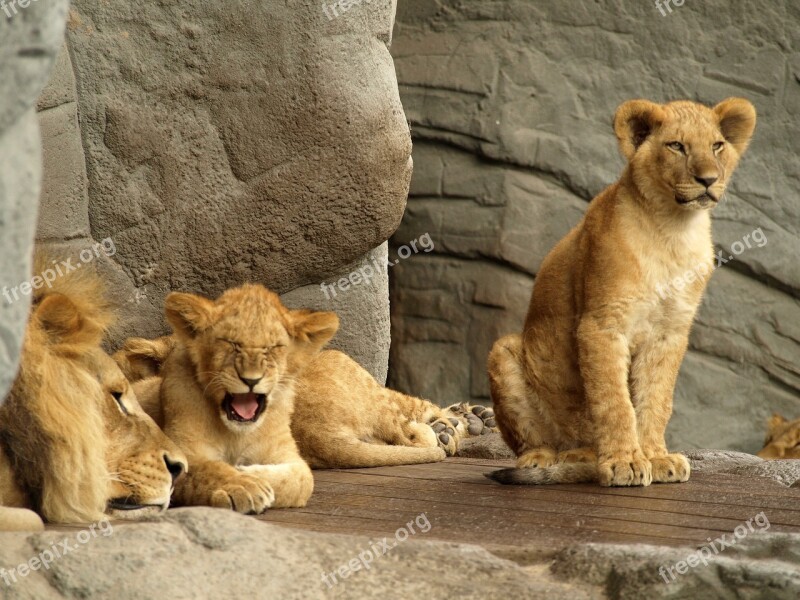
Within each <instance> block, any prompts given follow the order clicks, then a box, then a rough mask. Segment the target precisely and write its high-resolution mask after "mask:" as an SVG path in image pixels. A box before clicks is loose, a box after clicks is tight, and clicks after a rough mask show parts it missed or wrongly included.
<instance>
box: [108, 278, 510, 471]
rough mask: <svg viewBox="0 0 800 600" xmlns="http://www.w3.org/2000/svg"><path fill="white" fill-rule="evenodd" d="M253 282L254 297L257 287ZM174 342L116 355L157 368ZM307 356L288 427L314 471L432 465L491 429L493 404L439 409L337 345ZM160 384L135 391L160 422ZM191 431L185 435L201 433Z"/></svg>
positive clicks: (152, 381)
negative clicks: (386, 383) (385, 381)
mask: <svg viewBox="0 0 800 600" xmlns="http://www.w3.org/2000/svg"><path fill="white" fill-rule="evenodd" d="M251 287H252V288H253V289H251V293H253V294H255V293H256V291H255V286H251ZM234 291H235V290H231V291H229V292H227V294H233V292H234ZM232 297H233V296H232ZM232 302H233V300H232V301H231V303H232ZM284 310H285V309H284ZM281 314H282V313H281V312H280V311H277V310H276V311H273V314H272V315H271V316H268V318H272V319H273V320H275V321H276V324H275V325H274V326H278V327H280V326H282V325H281V324H280V319H279V316H280V315H281ZM289 314H291V313H289ZM276 315H277V316H276ZM247 327H248V326H247V325H246V324H245V323H244V322H243V324H242V327H241V332H240V331H237V330H235V329H234V331H235V336H238V335H244V332H245V331H246V330H247ZM174 346H175V345H174V343H173V344H168V343H164V341H163V338H159V339H158V340H145V339H141V338H133V339H131V340H128V342H126V344H125V347H124V348H123V350H122V351H121V354H120V355H119V356H117V358H118V360H120V361H122V362H123V364H131V363H139V362H140V361H141V358H140V357H138V356H135V354H136V353H139V352H141V353H142V354H143V355H144V357H145V358H147V359H153V358H154V359H155V362H154V363H153V364H154V369H155V372H159V368H160V367H159V365H160V364H161V363H164V362H165V361H167V360H168V357H169V356H170V353H171V352H172V348H173V347H174ZM115 356H116V355H115ZM306 358H307V360H306V363H305V364H300V363H299V362H298V370H297V371H296V372H295V373H293V374H292V377H291V379H292V385H293V391H294V416H293V418H292V425H291V430H292V435H293V437H294V439H295V440H296V442H297V446H298V449H299V451H300V454H301V456H302V457H303V458H304V459H305V460H306V461H307V462H308V463H309V464H310V466H311V467H312V468H357V467H376V466H389V465H403V464H416V463H426V462H435V461H439V460H442V459H444V458H445V456H447V455H453V454H455V452H456V450H457V448H458V443H459V442H460V440H461V439H463V438H466V437H470V436H474V435H481V434H484V433H488V432H490V431H496V427H495V423H494V418H493V412H492V411H491V409H486V408H485V407H481V406H473V405H469V404H457V405H453V406H451V407H449V408H445V409H442V408H440V407H438V406H436V405H435V404H432V403H431V402H428V401H427V400H423V399H421V398H415V397H413V396H407V395H405V394H402V393H400V392H396V391H393V390H390V389H386V388H384V387H383V386H381V385H379V384H378V383H377V382H376V381H375V379H374V378H373V377H372V375H370V374H369V373H368V372H367V371H366V370H365V369H364V368H363V367H361V366H360V365H359V364H358V363H356V362H355V361H354V360H353V359H351V358H350V357H348V356H347V355H346V354H343V353H342V352H338V351H335V350H324V351H322V352H320V353H319V354H315V355H311V354H309V355H307V356H306ZM163 375H164V376H165V377H169V378H174V377H175V376H176V372H175V371H167V369H166V367H164V370H163ZM160 385H161V379H160V378H159V377H148V378H146V379H142V380H139V381H136V382H135V383H134V389H135V390H136V394H137V396H139V398H140V400H141V403H142V406H143V407H144V409H145V410H146V411H147V412H148V414H150V415H151V416H152V417H153V418H154V419H155V420H156V422H158V423H161V424H163V423H164V408H163V406H162V401H169V399H168V398H167V397H165V396H164V394H161V395H159V394H160V387H159V386H160ZM170 385H173V384H172V383H171V384H170ZM182 385H185V384H184V383H181V382H180V381H177V382H175V383H174V386H175V389H176V390H177V389H181V386H182ZM176 394H177V392H176ZM212 412H213V411H212ZM478 415H480V416H478ZM189 425H190V426H191V427H194V426H193V425H191V423H190V424H189ZM191 431H192V430H191V429H190V430H189V432H188V433H187V435H188V436H191V435H195V436H197V435H198V434H197V433H194V434H192V433H191Z"/></svg>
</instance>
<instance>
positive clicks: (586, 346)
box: [489, 98, 756, 486]
mask: <svg viewBox="0 0 800 600" xmlns="http://www.w3.org/2000/svg"><path fill="white" fill-rule="evenodd" d="M755 123H756V114H755V109H754V108H753V106H752V105H751V104H750V103H749V102H748V101H747V100H743V99H740V98H730V99H728V100H725V101H723V102H721V103H720V104H718V105H717V106H715V107H714V108H708V107H706V106H703V105H700V104H696V103H693V102H671V103H669V104H665V105H659V104H654V103H652V102H648V101H645V100H632V101H629V102H626V103H624V104H623V105H622V106H620V107H619V109H618V110H617V113H616V116H615V118H614V130H615V132H616V135H617V138H618V139H619V144H620V148H621V150H622V153H623V154H624V155H625V157H626V158H627V159H628V165H627V167H626V168H625V170H624V171H623V173H622V176H621V177H620V179H619V181H618V182H617V183H615V184H614V185H612V186H610V187H608V188H606V189H605V190H604V191H603V192H602V193H601V194H600V195H599V196H597V197H596V198H595V199H594V200H592V202H591V203H590V204H589V208H588V209H587V211H586V214H585V216H584V217H583V220H582V221H581V222H580V223H579V224H578V225H577V226H576V227H575V228H574V229H573V230H572V231H571V232H570V233H569V234H567V236H566V237H565V238H564V239H562V240H561V241H560V242H559V243H558V244H557V245H556V247H555V248H554V249H553V250H552V251H551V252H550V254H548V256H547V257H546V258H545V260H544V262H543V263H542V267H541V270H540V271H539V273H538V274H537V276H536V283H535V285H534V289H533V295H532V297H531V302H530V307H529V309H528V316H527V318H526V320H525V327H524V330H523V333H522V335H509V336H506V337H504V338H502V339H500V340H498V341H497V342H496V343H495V345H494V348H493V349H492V351H491V353H490V355H489V377H490V380H491V392H492V399H493V400H494V403H495V411H496V415H497V424H498V426H499V427H500V431H501V433H502V434H503V437H504V439H505V440H506V442H507V443H508V444H509V446H511V448H512V449H513V450H514V452H515V453H516V454H517V456H518V457H519V458H518V461H517V466H518V467H519V468H517V469H506V470H501V471H496V472H494V473H492V474H490V477H491V478H492V479H495V480H497V481H499V482H501V483H528V484H543V483H559V482H576V481H599V483H600V484H601V485H604V486H628V485H649V484H650V483H651V481H657V482H674V481H686V480H687V479H688V478H689V462H688V461H687V459H686V458H685V457H684V456H682V455H680V454H669V453H668V451H667V447H666V444H665V441H664V431H665V429H666V427H667V421H668V420H669V417H670V414H671V412H672V395H673V389H674V387H675V380H676V378H677V375H678V369H679V367H680V364H681V361H682V360H683V355H684V353H685V352H686V347H687V343H688V336H689V329H690V327H691V324H692V320H693V318H694V315H695V312H696V310H697V307H698V305H699V304H700V299H701V296H702V294H703V291H704V289H705V287H706V283H707V281H708V278H709V276H710V274H711V271H712V269H713V260H714V255H713V250H712V242H711V218H710V214H709V210H708V209H711V208H713V207H714V206H716V204H717V202H718V201H719V200H720V198H721V197H722V194H723V192H724V191H725V187H726V186H727V184H728V181H729V180H730V177H731V175H732V174H733V171H734V169H735V168H736V164H737V162H738V161H739V158H740V157H741V156H742V154H743V153H744V151H745V149H746V148H747V145H748V143H749V141H750V136H751V135H752V133H753V129H754V128H755ZM522 467H528V468H522Z"/></svg>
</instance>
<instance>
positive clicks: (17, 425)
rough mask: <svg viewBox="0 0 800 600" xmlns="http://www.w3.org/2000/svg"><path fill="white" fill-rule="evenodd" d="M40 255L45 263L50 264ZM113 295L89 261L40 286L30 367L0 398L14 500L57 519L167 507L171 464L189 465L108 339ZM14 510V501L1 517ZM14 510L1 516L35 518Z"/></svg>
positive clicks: (0, 482) (25, 354) (4, 482)
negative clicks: (139, 396)
mask: <svg viewBox="0 0 800 600" xmlns="http://www.w3.org/2000/svg"><path fill="white" fill-rule="evenodd" d="M36 263H37V271H36V272H41V271H42V270H43V269H45V268H47V267H48V266H49V261H46V260H44V259H42V258H38V259H37V261H36ZM104 298H105V297H104V293H103V289H102V285H101V284H100V282H99V279H97V277H96V276H95V275H94V274H92V273H90V272H89V270H88V269H87V270H85V271H83V272H76V273H72V274H69V275H66V276H63V277H60V278H58V279H56V280H55V282H54V283H53V286H52V288H43V289H40V290H37V292H36V293H35V295H34V304H33V307H32V310H31V316H30V321H29V323H28V327H27V330H26V334H25V339H24V343H23V349H22V355H21V361H20V370H19V373H18V375H17V378H16V379H15V381H14V384H13V386H12V389H11V392H10V394H9V396H8V398H7V400H6V402H5V404H4V405H3V406H2V408H0V450H2V451H1V452H0V504H3V505H5V506H6V507H15V508H27V509H33V510H35V511H36V512H37V513H38V514H39V515H41V516H42V517H43V518H44V519H46V520H48V521H51V522H56V523H73V522H87V521H95V520H98V519H101V518H103V516H104V514H110V515H112V516H115V517H135V516H141V515H143V514H148V513H152V512H153V511H160V510H163V509H165V508H166V506H167V504H168V502H169V496H170V491H171V488H172V473H171V472H170V469H172V471H173V473H174V474H176V475H177V474H178V473H179V472H181V471H183V470H185V468H186V460H185V458H184V457H183V455H182V454H181V453H180V451H179V450H178V449H177V448H176V447H175V445H174V444H172V443H171V442H170V441H169V440H168V439H167V438H166V437H165V436H164V434H163V433H162V432H161V431H160V430H159V429H158V427H157V426H156V424H155V423H154V422H153V420H152V419H151V418H150V417H149V416H147V415H146V414H145V413H144V411H142V409H141V407H139V405H138V403H137V401H136V397H135V395H134V394H133V392H132V390H131V387H130V386H129V385H128V382H127V381H126V379H125V378H124V376H123V375H122V372H121V371H120V369H119V367H118V366H117V365H116V363H115V362H114V361H113V360H112V359H111V357H110V356H108V355H106V354H105V353H104V352H103V351H102V349H101V347H100V344H101V342H102V339H103V336H104V334H105V330H106V327H107V326H108V324H109V323H110V322H111V316H112V312H111V309H110V307H109V306H108V304H107V303H106V301H105V299H104ZM123 406H124V411H125V412H127V414H125V412H124V411H123V408H122V407H123ZM123 499H124V500H125V505H124V506H122V505H121V504H120V503H121V502H122V500H123ZM134 506H135V507H137V508H136V509H134V510H128V509H130V508H132V507H134ZM10 514H12V513H10V512H9V511H7V510H5V509H4V510H3V511H2V512H0V519H6V517H7V516H8V515H10ZM14 514H16V515H18V518H16V519H13V520H12V521H11V522H8V521H6V522H3V523H2V525H0V526H2V527H7V528H14V527H16V526H20V523H21V522H22V523H30V522H31V515H30V513H28V512H16V513H14ZM15 524H16V525H15ZM21 526H24V525H21Z"/></svg>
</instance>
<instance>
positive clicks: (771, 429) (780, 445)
mask: <svg viewBox="0 0 800 600" xmlns="http://www.w3.org/2000/svg"><path fill="white" fill-rule="evenodd" d="M758 456H760V457H761V458H765V459H772V458H800V419H795V420H794V421H787V420H786V419H785V418H783V417H782V416H781V415H779V414H774V415H772V417H771V418H770V420H769V421H768V422H767V438H766V440H765V441H764V448H762V449H761V451H759V453H758Z"/></svg>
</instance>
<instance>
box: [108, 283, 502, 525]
mask: <svg viewBox="0 0 800 600" xmlns="http://www.w3.org/2000/svg"><path fill="white" fill-rule="evenodd" d="M166 314H167V319H168V320H169V322H170V323H171V324H172V327H173V329H174V330H175V336H169V337H162V338H158V339H156V340H145V339H140V338H131V339H129V340H128V341H127V342H126V343H125V346H124V347H123V349H122V350H120V351H119V352H117V354H115V355H114V358H115V359H116V360H117V361H118V363H119V365H120V366H121V367H122V369H123V370H124V372H125V374H126V375H127V376H128V377H129V378H130V379H131V381H135V382H136V383H135V384H134V388H135V389H136V393H137V395H139V396H140V398H141V400H142V406H143V407H144V408H145V410H146V411H147V412H148V413H149V414H150V415H151V416H152V417H153V419H155V421H156V422H157V423H159V424H160V425H161V426H162V427H163V428H164V430H165V432H166V433H167V434H168V435H169V436H170V437H171V438H172V439H173V440H175V442H176V443H177V444H178V445H179V446H180V447H181V448H182V449H183V450H184V451H185V453H186V455H187V456H188V458H189V473H188V474H187V475H186V477H184V478H183V479H182V480H180V481H179V482H178V484H177V487H176V489H175V499H176V501H177V502H178V503H179V504H209V505H211V506H217V507H223V508H233V509H234V510H237V511H239V512H253V513H261V512H263V511H264V510H266V509H267V508H269V507H270V506H275V507H287V506H303V505H305V503H306V501H307V500H308V498H309V496H310V495H311V491H312V488H313V479H312V477H311V471H310V470H309V468H308V466H307V465H306V462H304V459H305V461H307V462H308V464H310V465H311V466H312V467H314V468H337V467H345V468H346V467H375V466H385V465H401V464H414V463H425V462H434V461H439V460H443V459H444V458H445V456H446V455H452V454H454V453H455V452H456V449H457V447H458V443H459V441H460V440H461V439H462V438H464V437H469V436H474V435H481V434H483V433H487V432H489V431H491V430H493V429H494V427H495V422H494V415H493V413H492V411H491V409H487V408H485V407H482V406H474V407H473V406H470V405H467V404H462V405H454V406H451V407H450V408H448V409H442V408H439V407H438V406H436V405H434V404H432V403H430V402H428V401H426V400H422V399H420V398H414V397H412V396H407V395H405V394H401V393H400V392H395V391H393V390H389V389H386V388H384V387H383V386H381V385H379V384H378V383H377V382H376V381H375V379H373V377H372V376H371V375H370V374H369V373H368V372H367V371H365V370H364V368H363V367H361V366H360V365H359V364H358V363H356V362H355V361H354V360H353V359H352V358H350V357H349V356H347V355H346V354H344V353H342V352H338V351H335V350H323V351H321V352H320V349H321V348H322V346H324V345H325V343H326V342H327V341H328V340H329V339H330V338H331V337H333V335H334V333H335V332H336V330H337V328H338V326H339V321H338V318H337V317H336V315H335V314H334V313H330V312H311V311H308V310H289V309H288V308H286V307H285V306H283V304H282V303H281V301H280V299H279V297H278V296H277V295H276V294H274V293H272V292H270V291H269V290H267V289H266V288H265V287H263V286H261V285H252V284H248V285H244V286H242V287H239V288H234V289H231V290H228V291H227V292H225V293H224V294H223V295H222V296H220V298H218V299H217V300H209V299H207V298H203V297H202V296H196V295H193V294H180V293H173V294H170V295H169V296H168V297H167V300H166ZM293 413H294V414H293Z"/></svg>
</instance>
